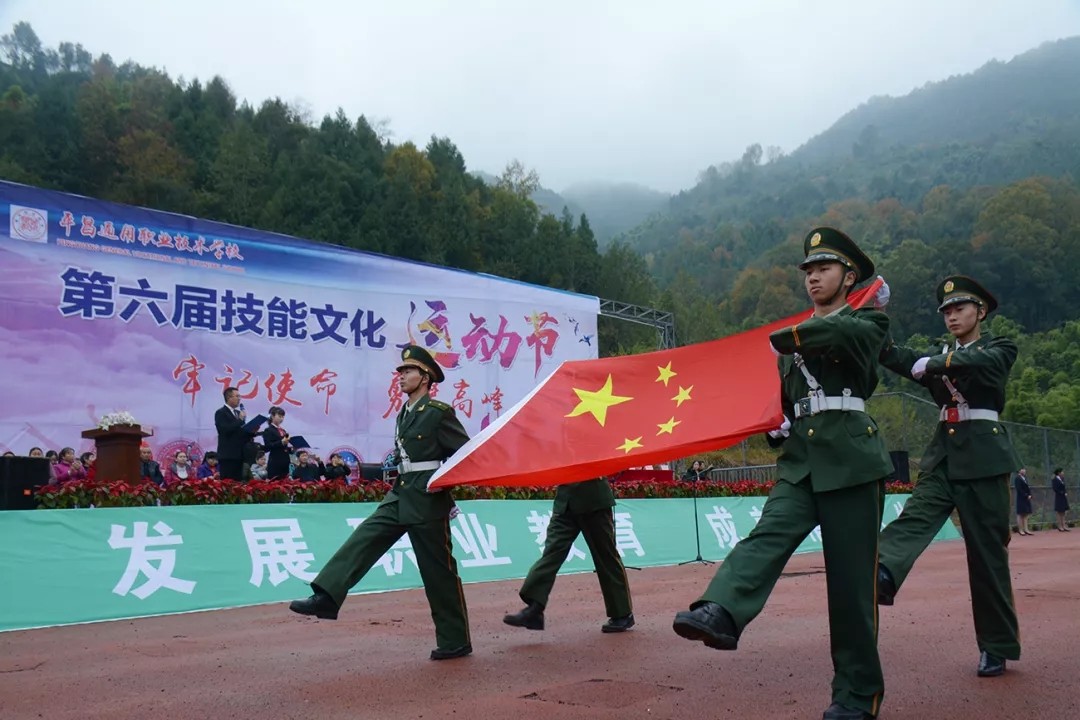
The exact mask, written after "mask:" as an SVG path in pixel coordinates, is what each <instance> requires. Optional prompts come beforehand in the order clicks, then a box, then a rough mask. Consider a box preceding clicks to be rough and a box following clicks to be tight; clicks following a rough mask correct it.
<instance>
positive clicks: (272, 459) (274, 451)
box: [263, 405, 291, 480]
mask: <svg viewBox="0 0 1080 720" xmlns="http://www.w3.org/2000/svg"><path fill="white" fill-rule="evenodd" d="M283 422H285V409H284V408H280V407H278V406H277V405H275V406H274V407H272V408H270V424H269V425H268V426H267V427H266V429H265V430H263V447H264V448H266V454H267V460H266V477H267V479H269V480H276V479H277V478H282V477H288V476H289V451H290V450H291V447H290V446H289V433H287V432H285V428H283V427H281V423H283Z"/></svg>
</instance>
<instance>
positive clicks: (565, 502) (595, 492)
mask: <svg viewBox="0 0 1080 720" xmlns="http://www.w3.org/2000/svg"><path fill="white" fill-rule="evenodd" d="M610 507H615V493H613V492H612V491H611V485H610V484H608V481H607V479H606V478H596V479H595V480H585V481H583V482H576V483H568V484H566V485H560V486H559V489H558V491H557V492H556V493H555V503H554V505H553V507H552V512H555V513H559V514H566V513H571V514H575V515H577V514H581V513H589V512H596V511H597V510H604V509H606V508H610Z"/></svg>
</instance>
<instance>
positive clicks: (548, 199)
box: [472, 170, 636, 227]
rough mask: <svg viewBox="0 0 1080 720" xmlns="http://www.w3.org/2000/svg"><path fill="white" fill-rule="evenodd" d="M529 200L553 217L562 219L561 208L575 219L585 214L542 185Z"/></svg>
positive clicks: (488, 179)
mask: <svg viewBox="0 0 1080 720" xmlns="http://www.w3.org/2000/svg"><path fill="white" fill-rule="evenodd" d="M472 174H473V175H474V176H475V177H478V178H480V179H481V180H483V181H484V183H485V184H487V185H491V186H494V185H495V183H496V182H498V180H499V178H498V177H496V176H495V175H492V174H491V173H488V172H484V171H483V170H475V171H473V172H472ZM529 199H531V200H532V201H533V202H534V203H536V205H537V207H539V208H540V212H541V213H545V214H549V215H554V216H555V217H562V211H563V208H566V209H567V210H569V211H570V214H571V215H573V216H574V218H575V219H580V218H581V214H582V213H583V212H585V210H583V209H582V208H581V206H580V205H578V204H576V203H574V202H573V201H571V200H569V199H567V198H565V197H563V196H562V195H560V194H559V193H557V192H555V191H554V190H552V189H550V188H546V187H544V186H543V185H541V186H540V187H538V188H537V189H536V192H534V193H533V194H532V195H530V196H529ZM589 222H590V223H591V222H592V215H591V214H589ZM634 224H636V223H634ZM632 226H633V224H631V225H627V227H632Z"/></svg>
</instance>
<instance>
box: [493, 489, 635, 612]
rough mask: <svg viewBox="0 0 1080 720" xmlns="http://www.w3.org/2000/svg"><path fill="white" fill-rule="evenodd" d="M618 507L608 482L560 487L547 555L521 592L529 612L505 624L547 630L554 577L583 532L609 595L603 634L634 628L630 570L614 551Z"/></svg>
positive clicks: (553, 511)
mask: <svg viewBox="0 0 1080 720" xmlns="http://www.w3.org/2000/svg"><path fill="white" fill-rule="evenodd" d="M613 507H615V495H614V493H612V492H611V485H609V484H608V481H607V480H606V479H604V478H597V479H595V480H586V481H584V482H578V483H569V484H567V485H560V486H559V489H558V491H557V492H556V493H555V503H554V506H553V508H552V513H551V520H550V522H549V523H548V527H547V539H546V541H545V542H544V553H543V554H542V555H541V556H540V559H539V560H537V561H536V562H535V563H533V566H532V567H531V568H529V574H528V576H527V577H526V578H525V583H524V584H523V585H522V586H521V592H519V593H518V595H519V596H520V597H521V600H522V602H524V603H525V608H524V609H523V610H521V611H520V612H517V613H514V614H512V615H507V616H506V617H504V618H503V622H504V623H506V624H507V625H513V626H514V627H523V628H528V629H529V630H543V629H544V608H545V607H547V603H548V596H549V595H550V594H551V588H552V586H553V585H554V584H555V575H556V574H557V573H558V572H559V568H560V567H562V564H563V563H564V562H566V558H567V555H569V553H570V548H571V547H572V546H573V544H574V540H576V539H577V536H578V535H581V534H584V535H585V543H586V544H587V545H588V546H589V552H590V553H592V556H593V564H594V565H595V566H596V577H597V579H598V580H599V581H600V592H601V594H603V596H604V608H605V609H606V610H607V615H608V621H607V622H606V623H604V624H603V625H602V626H601V627H600V630H601V631H602V632H606V633H616V632H624V631H626V630H629V629H630V628H632V627H633V626H634V614H633V610H634V608H633V605H632V604H631V602H630V588H629V585H628V583H627V581H626V568H624V567H623V563H622V558H620V557H619V551H618V549H616V547H615V518H614V514H613V512H612V508H613Z"/></svg>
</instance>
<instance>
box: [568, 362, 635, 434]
mask: <svg viewBox="0 0 1080 720" xmlns="http://www.w3.org/2000/svg"><path fill="white" fill-rule="evenodd" d="M574 392H575V393H577V396H578V399H580V400H581V402H579V403H578V404H577V407H575V408H574V409H573V410H571V411H570V412H569V413H568V414H567V415H566V417H568V418H570V417H577V416H578V415H584V414H585V413H592V416H593V417H594V418H596V422H598V423H600V426H601V427H603V426H604V423H605V422H607V411H608V408H609V407H611V406H612V405H618V404H619V403H624V402H626V401H627V400H633V399H634V398H632V397H625V396H622V395H615V394H613V393H612V392H611V375H608V376H607V382H605V383H604V386H603V387H601V388H600V389H599V390H580V389H578V388H574Z"/></svg>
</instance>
